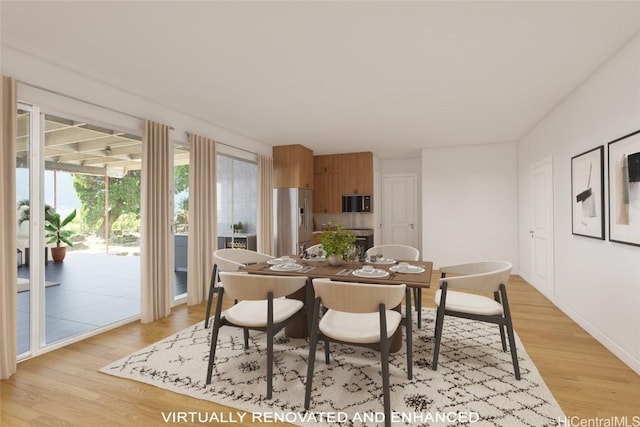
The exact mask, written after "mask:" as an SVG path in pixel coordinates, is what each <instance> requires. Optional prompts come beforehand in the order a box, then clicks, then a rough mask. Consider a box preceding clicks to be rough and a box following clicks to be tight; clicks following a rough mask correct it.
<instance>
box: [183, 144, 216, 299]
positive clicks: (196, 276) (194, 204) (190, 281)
mask: <svg viewBox="0 0 640 427" xmlns="http://www.w3.org/2000/svg"><path fill="white" fill-rule="evenodd" d="M189 142H190V144H191V147H190V154H189V265H188V274H187V305H194V304H200V303H201V302H202V301H203V300H204V299H205V298H207V297H208V290H209V281H210V279H211V277H210V276H211V272H212V270H213V252H214V251H215V250H216V247H217V245H216V235H217V232H216V226H217V223H218V220H217V205H216V143H215V141H213V140H212V139H208V138H204V137H201V136H198V135H194V134H191V135H190V136H189Z"/></svg>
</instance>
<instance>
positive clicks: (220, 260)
mask: <svg viewBox="0 0 640 427" xmlns="http://www.w3.org/2000/svg"><path fill="white" fill-rule="evenodd" d="M270 259H273V257H272V256H271V255H267V254H263V253H261V252H256V251H250V250H248V249H218V250H217V251H215V252H214V253H213V271H212V272H211V280H210V282H209V296H208V298H207V310H206V312H205V315H204V327H205V328H208V327H209V318H210V317H211V305H212V302H213V294H214V293H215V291H214V290H215V287H216V285H217V283H218V273H220V272H222V271H238V270H239V269H240V268H242V267H246V266H247V264H254V263H258V262H265V261H267V260H270ZM245 338H246V339H248V338H249V337H248V335H247V336H246V337H245Z"/></svg>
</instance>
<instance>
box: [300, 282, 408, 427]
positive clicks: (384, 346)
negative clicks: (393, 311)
mask: <svg viewBox="0 0 640 427" xmlns="http://www.w3.org/2000/svg"><path fill="white" fill-rule="evenodd" d="M405 299H406V310H405V312H406V315H405V316H404V317H403V318H402V320H401V323H400V326H403V325H404V326H405V328H406V329H405V330H406V342H407V344H406V345H407V378H408V379H412V378H413V369H412V368H413V361H412V352H413V343H412V339H413V336H412V335H413V333H412V327H413V325H412V319H411V317H412V316H411V289H410V288H406V294H405ZM321 306H322V301H321V298H319V297H318V298H315V299H314V304H313V317H312V321H311V331H310V336H309V360H308V362H307V384H306V391H305V397H304V408H305V409H307V410H308V409H309V406H310V404H311V389H312V387H313V370H314V367H315V360H316V347H317V344H318V341H324V355H325V363H327V364H328V363H330V347H329V343H331V342H334V343H338V344H344V345H350V346H356V347H365V348H371V349H374V350H378V351H380V363H381V367H382V392H383V404H384V414H385V427H391V402H390V391H389V388H390V387H389V348H390V347H391V342H392V341H393V335H392V336H391V337H388V338H384V337H386V334H387V327H386V325H387V313H386V307H385V305H384V304H380V306H379V315H380V342H378V343H372V344H360V343H352V342H345V341H341V340H337V339H333V338H330V337H328V336H326V335H324V334H323V333H322V332H320V311H321V308H322V307H321ZM394 335H395V334H394Z"/></svg>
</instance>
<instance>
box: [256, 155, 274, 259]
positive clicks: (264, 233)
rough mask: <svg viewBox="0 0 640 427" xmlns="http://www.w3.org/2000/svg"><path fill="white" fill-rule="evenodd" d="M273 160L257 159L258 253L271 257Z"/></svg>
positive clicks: (272, 251) (266, 158) (269, 158)
mask: <svg viewBox="0 0 640 427" xmlns="http://www.w3.org/2000/svg"><path fill="white" fill-rule="evenodd" d="M272 175H273V159H272V158H271V157H266V156H262V155H260V156H259V157H258V225H257V227H256V231H257V235H258V237H257V238H258V242H257V249H258V252H262V253H265V254H269V255H273V253H274V250H273V180H272Z"/></svg>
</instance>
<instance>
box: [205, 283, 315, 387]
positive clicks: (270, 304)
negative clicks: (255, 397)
mask: <svg viewBox="0 0 640 427" xmlns="http://www.w3.org/2000/svg"><path fill="white" fill-rule="evenodd" d="M220 282H221V286H217V287H216V288H215V289H216V292H217V293H218V298H217V302H216V312H215V315H214V320H213V328H212V331H211V348H210V350H209V365H208V368H207V378H206V384H211V377H212V375H213V365H214V364H215V356H216V346H217V342H218V331H219V330H220V328H221V327H223V326H234V327H239V328H243V329H244V330H245V331H246V330H247V329H251V330H256V331H263V332H266V333H267V399H271V396H272V390H273V387H272V381H273V337H274V336H275V335H276V334H277V333H278V332H279V331H280V330H281V329H282V328H284V327H285V325H286V324H287V323H288V322H289V321H290V320H292V319H293V318H294V316H295V315H296V314H298V312H300V311H301V310H302V309H303V308H304V303H303V302H302V301H300V300H297V299H289V298H283V297H286V296H288V295H291V294H292V293H294V292H296V291H297V290H298V289H300V288H302V287H304V286H305V285H306V283H307V278H306V277H304V276H271V275H269V276H266V275H258V274H245V273H240V272H236V273H229V272H221V273H220ZM224 295H227V296H229V297H231V298H233V299H235V300H237V301H238V303H237V304H235V305H233V306H232V307H231V308H229V309H227V310H226V311H224V313H223V310H222V299H223V296H224ZM244 348H245V350H248V348H249V343H248V342H247V341H246V340H245V343H244Z"/></svg>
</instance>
